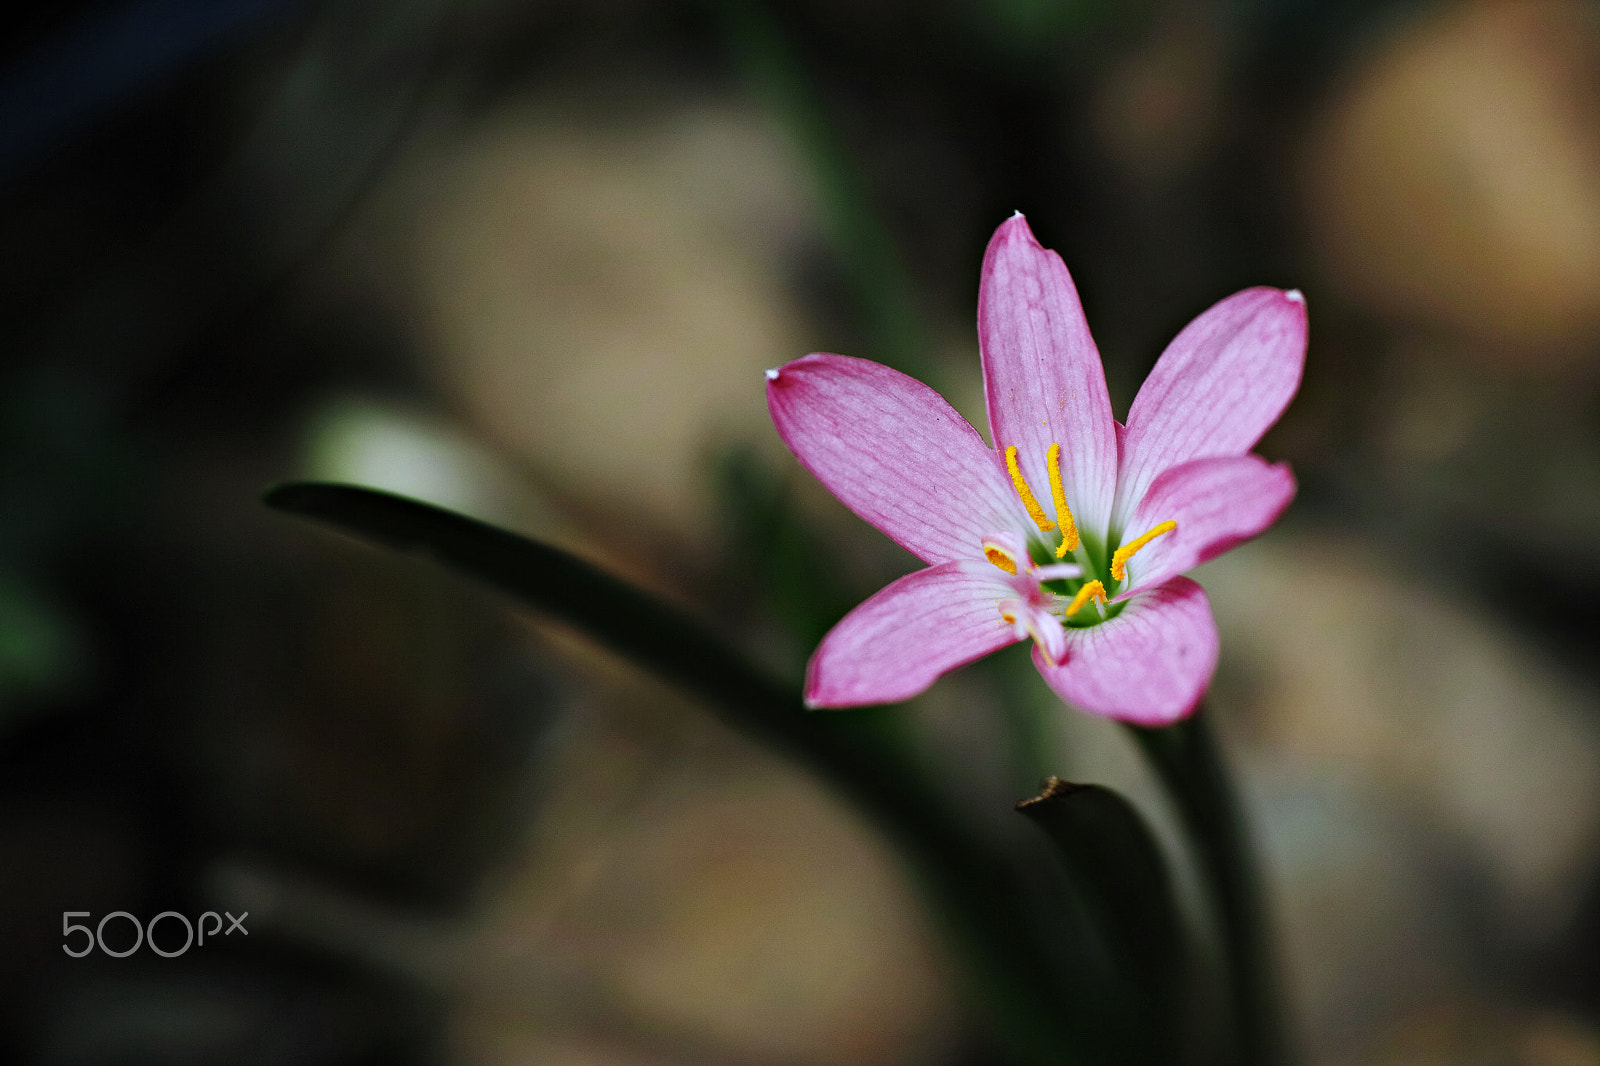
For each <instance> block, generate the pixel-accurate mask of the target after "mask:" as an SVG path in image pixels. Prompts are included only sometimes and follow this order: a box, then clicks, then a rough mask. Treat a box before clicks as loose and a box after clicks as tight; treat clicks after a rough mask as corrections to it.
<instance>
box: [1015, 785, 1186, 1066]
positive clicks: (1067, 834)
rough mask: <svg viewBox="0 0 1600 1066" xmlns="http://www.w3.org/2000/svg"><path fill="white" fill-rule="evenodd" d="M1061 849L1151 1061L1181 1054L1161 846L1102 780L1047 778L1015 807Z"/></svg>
mask: <svg viewBox="0 0 1600 1066" xmlns="http://www.w3.org/2000/svg"><path fill="white" fill-rule="evenodd" d="M1017 810H1019V811H1021V812H1022V813H1023V814H1025V815H1027V816H1028V817H1029V819H1031V820H1032V821H1033V823H1034V824H1035V825H1037V826H1038V827H1039V828H1040V829H1042V830H1044V832H1045V834H1046V835H1047V836H1049V837H1050V839H1051V840H1052V841H1054V842H1055V844H1056V846H1057V847H1058V848H1059V849H1060V850H1061V859H1062V862H1063V863H1065V864H1066V866H1067V869H1068V871H1069V872H1070V874H1071V876H1072V879H1073V882H1074V884H1075V885H1076V887H1077V889H1078V893H1079V897H1080V898H1081V899H1082V900H1083V902H1084V904H1085V906H1087V907H1088V908H1089V911H1090V915H1091V918H1092V919H1093V921H1094V923H1095V925H1096V926H1097V927H1098V928H1099V929H1101V930H1102V931H1103V932H1104V934H1105V936H1106V937H1107V939H1108V941H1109V944H1108V947H1109V949H1110V953H1111V955H1112V957H1113V958H1114V959H1116V960H1118V962H1119V963H1120V965H1121V967H1122V968H1123V975H1122V976H1123V979H1124V980H1126V981H1127V982H1128V983H1129V984H1130V985H1131V986H1132V987H1131V990H1130V991H1131V993H1132V997H1133V998H1134V999H1135V1000H1136V1001H1137V1002H1138V1003H1139V1004H1140V1007H1141V1009H1142V1010H1143V1011H1144V1012H1145V1014H1146V1020H1147V1024H1146V1025H1145V1026H1143V1027H1142V1031H1141V1034H1140V1035H1141V1038H1142V1039H1144V1040H1147V1041H1149V1043H1150V1047H1149V1048H1148V1053H1149V1055H1150V1057H1151V1059H1152V1060H1153V1061H1157V1062H1175V1061H1179V1059H1180V1052H1181V1047H1180V1039H1181V1035H1182V1032H1183V1028H1184V1008H1185V1003H1184V995H1183V993H1184V985H1185V978H1186V976H1187V964H1188V960H1187V958H1186V952H1185V943H1184V938H1183V925H1182V921H1181V919H1180V917H1179V914H1178V908H1177V903H1176V901H1175V900H1174V898H1173V895H1172V883H1171V879H1170V877H1169V874H1168V870H1167V863H1166V860H1165V858H1163V856H1162V854H1161V848H1160V846H1159V845H1158V844H1157V843H1156V841H1155V838H1154V837H1153V836H1152V835H1151V834H1150V830H1149V829H1148V828H1147V827H1146V826H1145V823H1144V819H1143V818H1141V817H1140V816H1139V812H1138V811H1137V810H1135V809H1134V806H1133V804H1131V803H1129V802H1128V801H1127V800H1125V799H1123V798H1122V797H1121V796H1120V795H1118V794H1117V793H1116V792H1114V791H1112V790H1111V789H1109V788H1106V787H1104V786H1101V785H1075V784H1070V783H1068V782H1066V781H1063V780H1061V779H1060V778H1059V777H1051V778H1049V779H1047V780H1046V781H1045V784H1044V790H1043V791H1042V792H1041V793H1040V794H1039V795H1037V796H1035V797H1034V798H1033V799H1030V800H1023V801H1022V802H1021V803H1019V804H1017Z"/></svg>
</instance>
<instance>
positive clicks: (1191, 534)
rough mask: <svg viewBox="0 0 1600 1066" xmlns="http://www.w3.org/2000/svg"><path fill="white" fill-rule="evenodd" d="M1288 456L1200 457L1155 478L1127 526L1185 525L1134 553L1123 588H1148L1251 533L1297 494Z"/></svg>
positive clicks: (1134, 530)
mask: <svg viewBox="0 0 1600 1066" xmlns="http://www.w3.org/2000/svg"><path fill="white" fill-rule="evenodd" d="M1294 492H1295V482H1294V474H1293V473H1292V472H1291V471H1290V470H1289V464H1288V463H1275V464H1274V463H1268V462H1267V461H1266V460H1265V459H1263V458H1261V457H1260V456H1259V455H1241V456H1237V457H1234V458H1222V459H1196V460H1194V461H1193V462H1189V463H1184V464H1183V465H1182V466H1175V467H1173V468H1172V469H1171V470H1168V471H1166V472H1165V473H1163V474H1162V475H1161V476H1160V477H1158V478H1156V479H1155V481H1154V482H1153V483H1152V484H1151V486H1150V490H1149V491H1148V492H1146V493H1145V494H1144V499H1143V500H1142V501H1140V503H1139V506H1138V507H1136V508H1134V511H1133V517H1132V519H1130V520H1129V522H1128V533H1129V534H1131V535H1134V536H1137V535H1138V534H1140V533H1143V532H1144V531H1145V530H1147V529H1153V528H1155V527H1156V526H1157V525H1159V524H1161V523H1162V522H1166V521H1176V522H1177V523H1178V528H1177V529H1175V530H1173V531H1172V532H1171V533H1166V534H1163V535H1161V536H1159V537H1156V538H1155V539H1154V540H1152V541H1151V542H1150V543H1149V544H1146V545H1145V546H1144V547H1143V548H1140V549H1139V551H1138V552H1137V553H1136V554H1134V555H1133V557H1132V558H1130V559H1129V560H1128V564H1127V565H1128V579H1127V583H1126V584H1125V585H1124V586H1123V588H1124V589H1139V588H1149V587H1150V586H1152V585H1159V584H1161V583H1162V582H1163V581H1166V580H1167V579H1168V578H1170V577H1175V576H1177V575H1178V574H1181V573H1183V572H1184V571H1185V570H1188V569H1189V568H1191V567H1195V566H1199V565H1200V564H1201V563H1203V562H1205V561H1206V560H1207V559H1211V558H1214V557H1216V556H1218V555H1221V554H1222V553H1223V552H1225V551H1227V550H1228V549H1230V548H1232V547H1233V546H1234V545H1236V544H1239V543H1240V542H1241V541H1246V540H1249V539H1250V538H1251V537H1253V536H1255V535H1256V534H1258V533H1260V532H1261V531H1262V530H1264V529H1266V528H1267V527H1268V526H1270V525H1272V523H1273V522H1276V521H1277V520H1278V516H1279V515H1280V514H1282V513H1283V509H1284V508H1285V507H1288V506H1289V501H1290V500H1292V499H1294Z"/></svg>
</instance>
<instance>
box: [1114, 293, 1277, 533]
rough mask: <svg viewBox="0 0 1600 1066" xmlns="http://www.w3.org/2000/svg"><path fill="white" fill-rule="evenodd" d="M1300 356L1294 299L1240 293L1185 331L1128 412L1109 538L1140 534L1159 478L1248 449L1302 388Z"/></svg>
mask: <svg viewBox="0 0 1600 1066" xmlns="http://www.w3.org/2000/svg"><path fill="white" fill-rule="evenodd" d="M1305 355H1306V305H1305V298H1304V297H1303V296H1301V295H1300V294H1299V293H1298V292H1283V291H1282V290H1279V289H1267V288H1256V289H1246V290H1244V291H1243V292H1240V293H1235V294H1234V295H1232V296H1230V297H1228V298H1227V299H1226V300H1223V301H1221V302H1220V303H1218V304H1216V305H1215V306H1213V307H1212V308H1210V309H1209V310H1207V311H1205V312H1204V313H1203V314H1201V315H1200V316H1199V317H1198V318H1196V319H1195V320H1194V321H1193V322H1191V323H1189V324H1188V325H1187V326H1185V327H1184V328H1183V331H1182V332H1181V333H1179V334H1178V335H1177V336H1176V337H1174V338H1173V340H1172V343H1171V344H1169V345H1167V350H1166V351H1165V352H1162V353H1161V358H1160V359H1158V360H1157V361H1156V365H1155V368H1154V369H1153V370H1151V371H1150V376H1149V377H1148V378H1146V379H1145V382H1144V384H1143V385H1142V386H1140V388H1139V395H1138V396H1137V397H1135V398H1134V401H1133V407H1132V408H1131V409H1130V410H1129V412H1128V425H1127V428H1126V429H1125V430H1124V431H1123V432H1122V434H1121V437H1122V471H1121V475H1120V478H1119V481H1118V484H1117V494H1116V508H1115V512H1114V514H1113V515H1112V520H1111V524H1112V528H1113V530H1116V531H1120V532H1121V533H1122V534H1123V539H1124V540H1126V539H1127V538H1128V537H1129V536H1136V535H1137V534H1138V533H1139V532H1142V531H1136V530H1134V529H1133V528H1132V525H1133V523H1132V522H1131V518H1132V511H1133V509H1134V508H1135V507H1136V506H1138V503H1139V501H1140V500H1141V499H1143V498H1144V494H1145V492H1146V491H1148V490H1149V488H1150V484H1151V482H1153V481H1155V479H1156V478H1157V477H1159V476H1160V475H1161V473H1162V471H1164V470H1167V469H1168V468H1169V467H1174V466H1177V465H1178V464H1179V463H1186V462H1188V461H1189V460H1191V459H1204V458H1210V457H1213V456H1236V455H1243V454H1245V453H1246V452H1248V451H1249V450H1250V449H1251V448H1252V447H1254V446H1255V443H1256V441H1258V440H1260V439H1261V435H1262V434H1263V433H1265V432H1266V431H1267V430H1268V428H1270V427H1271V426H1272V424H1273V423H1274V422H1276V421H1277V420H1278V416H1279V415H1281V414H1283V410H1284V408H1285V407H1287V406H1288V404H1289V400H1290V399H1291V398H1292V397H1293V396H1294V393H1295V390H1296V389H1297V388H1299V387H1300V374H1301V370H1302V369H1303V368H1304V366H1305Z"/></svg>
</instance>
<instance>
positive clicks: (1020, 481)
mask: <svg viewBox="0 0 1600 1066" xmlns="http://www.w3.org/2000/svg"><path fill="white" fill-rule="evenodd" d="M1006 472H1007V473H1008V474H1010V475H1011V487H1012V488H1014V489H1016V490H1017V496H1018V498H1019V499H1021V500H1022V506H1023V507H1026V508H1027V509H1028V517H1029V518H1031V519H1033V524H1034V525H1036V526H1038V527H1039V532H1040V533H1048V532H1050V531H1051V530H1052V529H1054V528H1056V524H1055V523H1054V522H1052V521H1050V519H1049V518H1047V517H1045V513H1044V508H1043V507H1040V506H1039V501H1038V500H1036V499H1034V498H1033V491H1032V490H1031V489H1029V488H1028V482H1027V479H1026V478H1024V477H1023V476H1022V468H1021V467H1019V466H1018V465H1017V446H1016V445H1015V444H1013V445H1011V446H1009V447H1007V448H1006Z"/></svg>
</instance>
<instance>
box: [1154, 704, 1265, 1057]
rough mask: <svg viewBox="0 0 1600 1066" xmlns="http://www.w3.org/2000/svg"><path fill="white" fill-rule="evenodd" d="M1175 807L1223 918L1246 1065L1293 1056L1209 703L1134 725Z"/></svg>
mask: <svg viewBox="0 0 1600 1066" xmlns="http://www.w3.org/2000/svg"><path fill="white" fill-rule="evenodd" d="M1130 731H1131V732H1132V733H1133V735H1134V739H1135V740H1137V741H1138V742H1139V745H1140V747H1142V748H1143V749H1144V752H1145V755H1146V756H1147V757H1148V758H1149V760H1150V762H1151V764H1152V765H1153V766H1154V767H1155V769H1156V772H1157V773H1158V774H1159V775H1160V777H1161V779H1162V782H1163V783H1164V784H1165V785H1166V788H1167V792H1168V794H1169V795H1170V796H1171V797H1172V800H1173V802H1174V804H1175V805H1176V806H1177V809H1178V814H1179V816H1180V817H1181V818H1182V820H1183V823H1184V827H1185V828H1186V829H1187V830H1188V833H1189V838H1190V841H1191V843H1192V844H1193V846H1194V849H1195V854H1196V859H1197V860H1198V862H1199V865H1200V872H1201V875H1202V877H1203V878H1204V880H1205V884H1206V887H1207V890H1208V891H1209V892H1210V893H1211V897H1212V902H1213V905H1214V906H1215V907H1216V910H1217V916H1218V919H1219V922H1220V925H1221V932H1222V946H1223V950H1224V952H1225V955H1226V960H1225V961H1226V966H1227V973H1228V985H1229V989H1230V991H1231V993H1232V996H1231V999H1232V1014H1233V1033H1234V1041H1235V1045H1236V1047H1235V1054H1234V1055H1233V1056H1232V1060H1233V1061H1236V1062H1238V1063H1240V1066H1281V1064H1283V1063H1285V1062H1286V1061H1287V1060H1288V1043H1287V1040H1286V1038H1285V1035H1284V1032H1283V1018H1282V1014H1281V1010H1280V1008H1279V1005H1278V1001H1277V995H1276V990H1275V989H1274V987H1273V982H1272V977H1271V953H1270V950H1269V944H1268V934H1267V923H1266V915H1265V911H1264V908H1263V905H1262V903H1263V901H1262V892H1261V885H1260V882H1259V880H1258V878H1257V874H1256V868H1255V862H1254V857H1253V855H1252V851H1251V846H1250V841H1249V838H1248V834H1247V833H1246V831H1245V827H1244V822H1243V818H1242V816H1241V811H1240V808H1239V803H1238V798H1237V797H1236V795H1235V794H1234V790H1233V785H1232V782H1231V781H1230V779H1229V776H1228V772H1227V767H1226V766H1225V765H1224V763H1223V759H1222V752H1221V750H1220V749H1219V748H1218V746H1217V741H1216V737H1215V736H1214V734H1213V733H1212V731H1211V728H1210V726H1209V725H1208V724H1207V719H1206V715H1205V713H1204V707H1202V708H1201V709H1200V710H1198V711H1196V712H1195V714H1194V715H1193V716H1192V717H1190V718H1188V719H1187V720H1185V721H1182V722H1179V723H1177V724H1175V725H1171V726H1167V727H1166V728H1163V729H1144V728H1139V727H1130Z"/></svg>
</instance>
